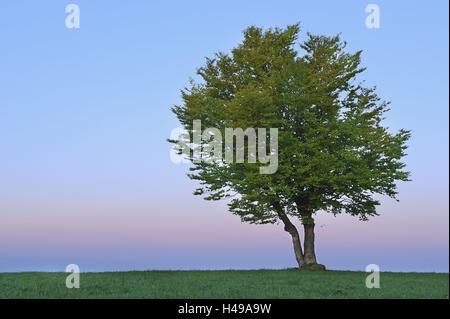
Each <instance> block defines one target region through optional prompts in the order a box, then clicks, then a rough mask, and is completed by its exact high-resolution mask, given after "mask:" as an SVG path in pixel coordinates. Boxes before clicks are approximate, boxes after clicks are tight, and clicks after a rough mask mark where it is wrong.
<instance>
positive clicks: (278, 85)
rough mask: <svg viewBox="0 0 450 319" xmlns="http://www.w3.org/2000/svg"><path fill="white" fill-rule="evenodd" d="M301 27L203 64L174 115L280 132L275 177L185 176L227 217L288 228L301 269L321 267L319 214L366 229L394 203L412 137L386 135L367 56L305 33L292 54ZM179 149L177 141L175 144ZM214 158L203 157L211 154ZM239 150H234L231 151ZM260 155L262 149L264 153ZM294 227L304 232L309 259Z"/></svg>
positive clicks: (237, 168) (221, 164)
mask: <svg viewBox="0 0 450 319" xmlns="http://www.w3.org/2000/svg"><path fill="white" fill-rule="evenodd" d="M298 34H299V25H298V24H296V25H292V26H288V27H287V28H286V29H279V28H275V29H269V30H263V29H261V28H257V27H249V28H248V29H246V30H245V31H244V40H243V41H242V43H241V44H239V45H238V46H237V47H236V48H234V49H232V51H231V53H230V54H225V53H217V54H216V55H215V56H214V57H213V58H207V59H206V63H205V65H204V66H202V67H200V68H199V69H198V71H197V73H198V75H200V76H201V78H202V79H203V81H201V82H200V83H194V82H193V81H191V83H190V86H189V87H187V88H185V89H184V90H183V91H182V99H183V104H182V105H180V106H175V107H173V108H172V110H173V112H174V113H175V114H176V116H177V117H178V119H179V121H180V122H181V123H182V125H183V126H184V128H185V129H186V130H188V131H189V132H190V133H194V132H193V129H194V127H193V121H194V120H201V124H202V128H203V129H205V128H215V129H217V130H218V131H220V132H221V133H222V134H221V135H222V138H224V137H225V136H226V128H242V129H244V130H245V129H246V128H255V129H256V128H267V129H269V128H277V129H278V144H277V148H276V149H275V148H274V146H276V145H274V141H273V140H272V139H270V138H268V139H267V140H266V143H267V149H266V150H267V152H272V153H273V152H274V151H275V152H277V154H276V155H277V156H278V163H277V168H276V170H275V171H274V172H271V174H261V170H260V167H261V165H262V164H263V165H267V164H264V163H258V162H257V163H251V162H250V161H249V160H248V159H249V158H250V157H252V156H255V155H256V154H252V152H251V148H250V147H249V143H246V144H245V151H246V152H245V154H246V158H245V159H246V160H245V161H244V163H237V162H233V163H227V162H225V161H214V162H198V161H194V160H193V159H194V156H191V157H190V158H191V160H193V162H194V163H193V167H192V168H191V173H190V174H189V177H190V178H192V179H195V180H198V181H199V183H200V187H199V188H198V189H197V190H196V191H195V194H197V195H204V196H205V199H208V200H219V199H223V198H230V202H229V208H230V211H231V212H233V213H234V214H236V215H239V216H240V217H241V220H242V221H244V222H250V223H255V224H257V223H261V224H263V223H276V222H278V221H281V222H283V223H284V226H285V230H286V231H287V232H289V233H290V234H291V236H292V240H293V244H294V251H295V255H296V259H297V262H298V264H299V267H303V266H311V265H316V264H317V261H316V256H315V251H314V215H315V214H316V213H317V212H319V211H323V212H327V213H331V214H334V215H337V214H340V213H348V214H351V215H353V216H357V217H359V218H360V219H361V220H367V218H368V217H369V216H373V215H377V211H376V207H377V206H378V205H379V204H380V203H379V201H378V200H376V199H375V198H374V195H375V194H381V195H387V196H390V197H392V198H395V196H396V194H397V191H396V182H397V181H407V180H408V177H409V172H406V171H404V170H403V169H404V167H405V164H404V163H403V162H402V161H401V159H402V158H403V157H404V156H405V149H406V142H407V140H408V139H409V137H410V132H409V131H406V130H400V131H399V132H398V133H395V134H393V133H390V132H389V131H388V128H387V127H385V126H383V124H382V121H383V119H384V114H385V112H387V111H388V110H389V103H388V102H385V101H382V100H381V99H380V98H379V97H378V95H377V94H376V91H375V88H365V87H363V86H362V84H361V82H358V80H357V77H358V76H359V74H360V73H362V72H363V71H364V70H365V69H364V68H362V67H361V66H360V56H361V51H358V52H356V53H348V52H346V51H345V47H346V44H345V42H343V41H341V39H340V36H334V37H327V36H316V35H311V34H309V33H308V34H307V39H306V40H305V41H304V42H302V43H301V44H300V48H301V49H302V50H301V52H302V55H299V52H297V51H296V50H295V44H296V42H297V40H298ZM171 142H173V143H175V142H176V141H171ZM209 151H210V150H208V149H206V152H209ZM233 151H236V150H235V149H234V150H233ZM258 152H260V150H258ZM291 218H298V219H300V220H301V222H302V225H303V227H304V235H305V237H304V252H303V249H302V246H301V242H300V238H299V234H298V230H297V229H296V227H295V226H294V224H293V223H292V222H291Z"/></svg>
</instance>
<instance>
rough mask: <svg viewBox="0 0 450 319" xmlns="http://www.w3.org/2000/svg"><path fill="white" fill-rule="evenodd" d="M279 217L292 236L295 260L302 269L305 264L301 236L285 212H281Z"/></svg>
mask: <svg viewBox="0 0 450 319" xmlns="http://www.w3.org/2000/svg"><path fill="white" fill-rule="evenodd" d="M278 216H279V217H280V219H281V220H282V221H283V223H284V230H285V231H287V232H288V233H289V234H290V235H291V236H292V244H293V245H294V252H295V259H296V260H297V263H298V268H302V267H303V265H304V264H305V260H304V256H303V250H302V245H301V243H300V236H299V235H298V231H297V227H295V225H294V224H292V223H291V221H290V220H289V218H288V217H287V216H286V214H285V213H284V212H279V213H278Z"/></svg>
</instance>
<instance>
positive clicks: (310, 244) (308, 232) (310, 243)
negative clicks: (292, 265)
mask: <svg viewBox="0 0 450 319" xmlns="http://www.w3.org/2000/svg"><path fill="white" fill-rule="evenodd" d="M303 228H304V230H305V242H304V244H305V263H306V264H307V265H312V264H317V260H316V253H315V250H314V222H309V223H306V224H303Z"/></svg>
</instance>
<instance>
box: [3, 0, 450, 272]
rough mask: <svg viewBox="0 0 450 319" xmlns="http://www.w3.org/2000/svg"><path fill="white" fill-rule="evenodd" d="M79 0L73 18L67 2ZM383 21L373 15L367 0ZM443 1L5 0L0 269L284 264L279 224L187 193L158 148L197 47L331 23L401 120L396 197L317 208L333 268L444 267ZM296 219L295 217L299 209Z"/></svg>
mask: <svg viewBox="0 0 450 319" xmlns="http://www.w3.org/2000/svg"><path fill="white" fill-rule="evenodd" d="M70 3H74V4H77V5H78V6H79V8H80V28H79V29H69V28H67V27H66V24H65V20H66V17H67V15H68V13H66V12H65V8H66V6H67V5H68V4H70ZM371 3H374V4H377V5H378V7H379V9H380V27H379V28H371V29H369V28H367V27H366V24H365V20H366V17H367V16H368V15H369V13H366V11H365V9H366V6H367V5H368V4H371ZM448 9H449V8H448V1H444V0H439V1H433V2H432V3H427V2H423V1H380V0H370V1H363V0H358V1H357V0H349V1H324V0H317V1H303V0H296V1H281V0H280V1H262V0H258V1H253V0H252V1H234V0H232V1H226V2H218V1H137V0H136V1H87V0H72V1H50V0H46V1H19V0H14V1H13V0H5V1H1V2H0V43H1V46H0V48H1V49H0V272H18V271H64V270H65V268H66V266H67V265H68V264H77V265H78V266H79V267H80V270H81V271H82V272H83V271H117V270H147V269H149V270H150V269H260V268H277V269H279V268H290V267H295V266H296V261H295V257H294V253H293V249H292V244H291V239H290V237H289V234H288V233H286V232H285V231H284V230H283V227H282V225H281V224H278V225H277V224H275V225H259V226H258V225H249V224H244V223H241V221H240V219H239V217H238V216H234V215H232V214H231V213H230V212H228V210H227V206H226V202H222V201H220V202H209V201H205V200H203V199H202V198H201V197H199V196H194V195H192V192H193V190H194V189H195V188H196V183H195V182H194V181H191V180H189V178H187V177H186V173H187V171H188V167H189V166H188V165H187V164H174V163H172V162H171V160H170V156H169V151H170V147H171V145H170V144H169V143H167V142H166V139H167V138H168V137H169V136H170V132H171V131H172V130H173V129H174V128H176V127H179V126H180V125H179V123H178V122H177V119H176V118H175V116H174V115H173V114H172V113H171V111H170V108H171V107H172V106H173V105H177V104H180V102H181V98H180V89H182V88H183V87H185V86H186V85H187V84H188V82H189V78H190V77H192V78H194V79H197V77H196V75H195V71H196V69H197V68H198V67H200V66H202V65H203V63H204V61H205V57H211V56H212V55H213V54H214V53H215V52H218V51H224V52H227V51H229V50H230V49H232V48H233V47H235V46H236V45H237V44H238V43H239V42H240V41H241V40H242V31H243V30H244V29H245V28H246V27H248V26H250V25H256V26H260V27H265V28H268V27H277V26H278V27H285V26H287V25H290V24H294V23H297V22H300V25H301V29H302V32H301V35H300V38H299V40H302V39H305V38H306V32H311V33H313V34H324V35H335V34H337V33H341V36H342V38H343V39H344V40H346V41H347V42H348V46H347V49H348V50H349V51H351V52H355V51H357V50H363V54H362V64H363V66H366V67H367V70H366V71H365V72H364V74H363V75H362V78H363V79H364V80H366V84H367V85H368V86H372V85H376V86H377V88H378V93H379V95H380V96H381V97H382V98H383V99H386V100H389V101H391V102H392V104H391V111H390V112H389V113H388V114H387V117H388V118H387V120H386V125H388V126H389V127H390V128H391V130H392V131H395V130H398V129H400V128H405V129H410V130H412V138H411V140H410V141H409V149H408V156H407V158H406V160H405V161H406V163H407V169H408V170H410V171H411V172H412V176H411V178H412V181H411V182H407V183H406V182H402V183H399V184H398V186H399V187H398V190H399V196H398V198H399V200H400V201H399V202H396V201H395V200H392V199H388V198H381V203H382V205H381V206H380V207H379V208H378V211H379V212H380V216H379V217H374V218H372V219H371V220H370V221H368V222H361V221H359V220H357V219H355V218H354V217H350V216H345V215H340V216H337V217H333V216H328V215H326V214H325V213H318V215H317V217H316V230H317V233H316V254H317V259H318V262H320V263H322V264H325V265H326V266H327V268H329V269H340V270H364V269H365V267H366V265H369V264H377V265H379V267H380V269H381V270H382V271H416V272H448V271H449V263H448V260H449V253H448V252H449V197H448V191H449V180H448V176H449V172H448V166H449V157H448V155H449V150H448V145H449V141H448V136H449V125H448V115H449V114H448V105H449V93H448V92H449V91H448V85H449V83H448V82H449V77H448V76H449V74H448V70H449V64H448V56H449V43H448V38H449V34H448V24H449V21H448ZM297 225H299V223H297Z"/></svg>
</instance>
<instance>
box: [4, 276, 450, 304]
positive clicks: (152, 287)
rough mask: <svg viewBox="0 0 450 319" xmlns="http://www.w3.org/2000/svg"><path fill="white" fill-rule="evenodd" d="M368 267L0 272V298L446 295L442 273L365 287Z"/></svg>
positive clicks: (446, 279) (446, 281)
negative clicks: (69, 283) (69, 281)
mask: <svg viewBox="0 0 450 319" xmlns="http://www.w3.org/2000/svg"><path fill="white" fill-rule="evenodd" d="M368 274H369V273H365V272H356V271H331V270H327V271H313V270H298V269H285V270H224V271H221V270H220V271H130V272H102V273H81V274H80V288H78V289H77V288H72V289H68V288H66V284H65V283H66V277H67V276H68V275H69V273H49V272H24V273H1V274H0V298H333V299H335V298H449V275H448V273H393V272H382V273H380V288H372V289H368V288H366V285H365V281H366V277H367V276H368Z"/></svg>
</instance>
